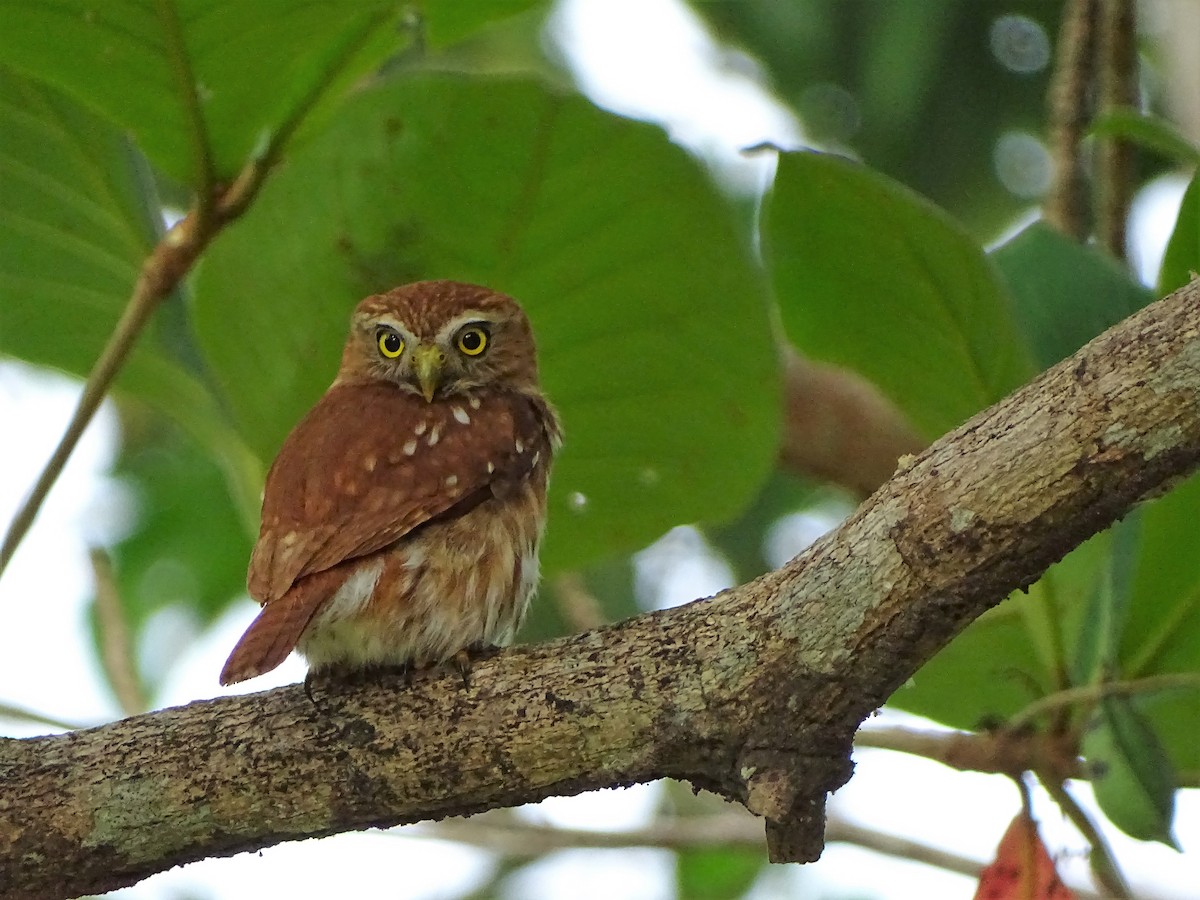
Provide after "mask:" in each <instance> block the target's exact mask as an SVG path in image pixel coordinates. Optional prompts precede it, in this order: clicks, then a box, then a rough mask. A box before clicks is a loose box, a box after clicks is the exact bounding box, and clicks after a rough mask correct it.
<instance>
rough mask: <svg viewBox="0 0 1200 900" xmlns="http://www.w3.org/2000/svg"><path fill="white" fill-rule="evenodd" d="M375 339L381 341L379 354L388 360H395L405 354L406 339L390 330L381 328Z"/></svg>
mask: <svg viewBox="0 0 1200 900" xmlns="http://www.w3.org/2000/svg"><path fill="white" fill-rule="evenodd" d="M375 338H376V340H377V341H379V352H380V353H382V354H383V355H384V356H386V357H387V358H388V359H395V358H396V357H397V356H399V355H400V354H401V353H403V352H404V338H402V337H400V335H398V334H396V332H394V331H392V330H391V329H390V328H380V329H379V330H378V331H377V332H375Z"/></svg>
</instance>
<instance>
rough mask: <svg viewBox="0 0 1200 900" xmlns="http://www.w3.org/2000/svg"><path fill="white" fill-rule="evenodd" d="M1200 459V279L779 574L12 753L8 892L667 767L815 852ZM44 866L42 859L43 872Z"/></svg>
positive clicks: (920, 465)
mask: <svg viewBox="0 0 1200 900" xmlns="http://www.w3.org/2000/svg"><path fill="white" fill-rule="evenodd" d="M1198 462H1200V281H1193V282H1192V284H1190V285H1188V286H1187V287H1184V288H1181V289H1180V290H1179V291H1176V292H1175V293H1174V294H1172V295H1171V296H1170V297H1169V298H1167V299H1166V300H1163V301H1161V302H1159V303H1156V304H1153V305H1152V306H1149V307H1147V308H1146V309H1144V310H1142V311H1141V312H1139V313H1137V314H1136V315H1135V316H1133V317H1132V318H1130V319H1129V320H1127V321H1125V322H1123V323H1121V324H1120V325H1118V326H1117V327H1115V328H1113V329H1111V330H1110V331H1108V332H1106V333H1105V334H1103V335H1101V336H1100V337H1099V338H1097V339H1096V340H1094V341H1092V342H1091V343H1090V344H1088V345H1087V346H1086V347H1084V348H1083V349H1082V350H1080V351H1079V353H1077V354H1076V355H1075V356H1073V357H1071V358H1069V359H1067V360H1065V361H1064V362H1062V363H1060V364H1059V365H1057V366H1055V367H1054V368H1052V369H1050V370H1049V371H1047V372H1045V373H1044V374H1043V375H1042V376H1040V377H1039V378H1038V379H1036V380H1035V381H1034V382H1032V383H1031V384H1029V385H1026V386H1025V387H1024V388H1022V389H1021V390H1019V391H1017V392H1016V393H1014V394H1013V395H1012V396H1010V397H1008V398H1007V399H1005V400H1004V401H1002V402H1001V403H999V404H997V405H996V406H994V407H991V408H990V409H987V410H985V411H983V412H982V413H980V414H979V415H977V416H976V417H974V418H973V419H971V420H970V421H969V422H967V423H966V424H964V425H963V426H962V427H960V428H959V429H957V430H956V431H954V432H952V433H951V434H949V435H947V436H945V437H944V438H942V439H941V440H939V441H937V442H936V443H935V444H934V445H933V446H931V447H930V448H929V449H928V450H927V451H925V452H924V453H923V454H922V455H921V456H920V457H919V458H906V459H905V460H904V461H903V462H902V465H901V468H900V470H899V471H898V472H897V473H896V474H895V476H894V477H893V478H892V479H891V480H890V481H889V482H888V483H887V484H885V485H884V486H883V487H882V488H881V489H880V490H878V491H877V492H876V493H875V494H873V495H872V496H871V497H870V498H869V499H868V500H867V501H866V502H865V503H863V504H862V506H861V507H859V509H858V510H857V511H856V512H855V513H854V515H852V516H851V517H850V518H849V519H848V520H847V521H846V522H845V523H844V524H843V525H842V526H841V527H840V528H839V529H838V530H837V531H835V532H833V533H831V534H829V535H826V536H825V537H824V538H822V539H821V540H819V541H817V542H816V543H815V544H814V545H813V546H812V547H811V548H809V549H808V550H807V551H806V552H805V553H803V554H802V555H800V556H798V557H797V558H796V559H794V560H792V561H791V562H790V563H788V564H787V565H786V566H784V567H783V568H781V569H779V570H777V571H774V572H771V573H768V574H767V575H765V576H763V577H762V578H759V579H757V580H756V581H754V582H751V583H749V584H747V585H743V586H742V587H739V588H736V589H734V590H730V591H726V592H724V593H722V594H720V595H718V596H717V597H715V598H713V599H712V600H709V601H706V602H697V603H692V604H689V605H687V606H682V607H677V608H674V609H670V610H665V611H661V612H654V613H650V614H647V615H643V616H639V617H637V618H634V619H631V620H628V621H625V622H621V623H619V624H617V625H614V626H612V627H609V628H604V629H599V630H596V631H591V632H587V633H584V634H580V635H575V636H572V637H569V638H564V639H561V640H557V641H553V642H550V643H547V644H542V645H538V646H527V647H517V648H515V649H513V650H510V651H507V652H504V653H501V654H497V655H496V656H493V657H491V658H488V659H484V660H481V661H480V662H478V663H477V664H476V665H475V668H474V672H473V678H472V682H471V685H470V687H468V688H464V687H463V686H462V684H461V681H460V679H459V677H458V675H457V673H437V672H435V673H432V674H430V675H429V676H427V677H425V678H422V679H420V680H418V682H417V683H416V684H414V685H412V686H411V687H405V686H404V684H403V682H402V681H400V680H398V679H387V678H380V679H379V680H375V681H372V682H371V683H366V684H362V685H358V686H350V685H336V684H330V685H326V686H325V687H324V689H322V690H319V691H318V693H317V700H318V706H317V707H316V708H314V705H313V704H312V703H310V701H309V700H308V699H307V698H306V696H305V693H304V690H303V689H302V688H301V687H299V686H294V687H287V688H281V689H278V690H274V691H268V692H265V693H261V694H253V695H248V696H241V697H225V698H221V699H218V700H212V701H203V702H197V703H193V704H191V705H190V706H187V707H182V708H177V709H168V710H163V711H161V712H157V713H153V714H149V715H144V716H137V717H134V718H130V719H126V720H124V721H121V722H116V723H113V724H111V725H106V726H103V727H100V728H95V729H90V730H87V731H80V732H75V733H72V734H66V735H58V736H53V737H44V738H34V739H28V740H6V741H2V742H0V783H2V784H3V785H4V788H3V792H2V793H0V884H3V885H5V887H6V889H7V890H8V892H9V896H13V897H47V896H62V895H76V894H81V893H91V892H98V891H103V890H109V889H112V888H115V887H119V886H122V885H127V884H131V883H133V882H135V881H137V880H138V879H139V878H142V877H145V876H146V875H149V874H151V873H152V872H157V871H161V870H163V869H166V868H169V867H171V866H174V865H178V864H180V863H184V862H189V861H192V860H196V859H201V858H203V857H207V856H219V855H228V854H232V853H236V852H239V851H243V850H253V849H256V848H260V847H265V846H268V845H271V844H274V843H278V842H280V841H284V840H292V839H297V838H302V837H315V836H321V835H326V834H331V833H334V832H338V831H345V830H349V829H355V828H366V827H371V826H390V825H396V824H400V823H406V822H416V821H420V820H424V819H440V818H443V817H446V816H451V815H466V814H470V813H474V812H478V811H481V810H485V809H491V808H494V807H500V806H513V805H517V804H520V803H526V802H530V801H536V800H539V799H541V798H543V797H547V796H551V795H555V794H576V793H579V792H581V791H585V790H589V789H593V788H600V787H611V786H614V785H625V784H630V783H633V782H641V781H649V780H652V779H656V778H661V777H664V776H666V777H672V778H678V779H684V780H687V781H690V782H691V783H692V784H693V785H694V786H695V787H697V788H704V789H706V790H710V791H713V792H715V793H717V794H719V795H721V796H723V797H726V798H728V799H730V800H734V801H737V802H740V803H742V804H744V805H745V806H746V807H747V808H749V809H750V810H751V811H752V812H754V813H756V814H758V815H761V816H764V817H765V818H766V819H767V836H768V849H769V851H770V855H771V858H772V859H773V860H777V861H778V860H811V859H814V858H816V856H817V855H818V854H819V853H820V850H821V847H822V843H823V825H824V801H825V797H826V794H827V793H828V792H829V791H831V790H833V789H835V788H836V787H838V786H840V785H841V784H842V783H844V782H845V780H846V779H847V778H848V777H849V774H850V769H851V764H850V751H851V740H852V737H853V735H854V732H855V730H856V729H857V728H858V725H859V723H860V722H861V721H862V720H863V719H864V718H865V717H866V716H868V715H869V714H870V713H871V712H872V711H873V710H874V709H876V708H877V707H878V706H880V705H881V704H882V703H883V702H884V700H886V699H887V697H888V696H889V695H890V694H891V693H892V692H893V691H894V690H895V689H896V688H897V687H899V686H900V685H901V684H903V683H904V681H905V680H906V679H907V678H909V677H910V676H911V675H912V673H913V672H915V671H916V670H917V669H918V668H919V667H920V666H921V664H922V663H924V662H925V661H926V660H928V659H929V658H930V657H931V656H933V654H935V653H936V652H937V651H938V650H939V649H940V648H941V647H942V646H944V645H945V644H946V642H947V641H949V640H950V639H951V638H952V637H953V636H954V635H955V634H957V633H958V632H959V631H961V630H962V629H963V628H964V627H965V626H966V625H967V624H968V623H969V622H970V621H972V620H973V619H974V618H976V617H977V616H979V615H980V614H981V613H982V612H984V611H985V610H987V609H989V608H990V607H992V606H994V605H995V604H996V603H998V602H999V601H1000V600H1002V599H1003V598H1004V597H1005V596H1007V595H1008V594H1009V593H1010V592H1011V591H1012V590H1014V589H1016V588H1021V587H1025V586H1027V585H1029V584H1030V583H1032V582H1033V581H1034V580H1035V579H1036V578H1038V576H1039V575H1040V574H1041V573H1042V572H1043V571H1044V570H1045V569H1046V568H1047V567H1048V566H1049V565H1051V564H1052V563H1054V562H1056V561H1057V560H1058V559H1060V558H1061V557H1062V556H1063V555H1064V554H1065V553H1066V552H1067V551H1069V550H1070V549H1071V548H1073V547H1075V546H1076V545H1078V544H1079V543H1081V542H1082V541H1083V540H1084V539H1086V538H1087V537H1089V536H1090V535H1092V534H1094V533H1096V532H1098V531H1100V530H1101V529H1103V528H1105V527H1106V526H1108V525H1109V524H1111V523H1112V522H1113V521H1114V520H1115V519H1117V518H1119V517H1120V516H1122V515H1124V514H1125V513H1126V512H1128V510H1129V509H1130V507H1131V506H1132V505H1133V504H1135V503H1136V502H1138V501H1139V500H1141V499H1143V498H1145V497H1147V496H1150V495H1153V494H1154V493H1156V492H1159V491H1161V490H1163V489H1164V487H1165V486H1166V485H1168V484H1169V483H1171V482H1172V481H1173V480H1174V479H1178V478H1180V477H1182V476H1183V475H1185V474H1187V473H1189V472H1190V471H1192V469H1193V468H1194V467H1195V466H1196V465H1197V463H1198ZM49 860H53V865H48V864H47V861H49Z"/></svg>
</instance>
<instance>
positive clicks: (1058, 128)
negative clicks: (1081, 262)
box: [1044, 0, 1100, 241]
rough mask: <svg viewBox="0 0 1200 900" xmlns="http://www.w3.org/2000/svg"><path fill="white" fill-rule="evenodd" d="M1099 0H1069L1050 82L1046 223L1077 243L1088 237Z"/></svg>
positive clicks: (1059, 35) (1059, 34) (1064, 13)
mask: <svg viewBox="0 0 1200 900" xmlns="http://www.w3.org/2000/svg"><path fill="white" fill-rule="evenodd" d="M1099 13H1100V0H1067V4H1066V7H1065V9H1064V10H1063V19H1062V25H1061V26H1060V27H1059V32H1058V50H1057V52H1056V53H1055V55H1054V59H1055V63H1054V75H1053V78H1052V79H1051V82H1050V96H1049V107H1050V110H1049V112H1050V154H1051V157H1052V158H1053V160H1054V180H1053V181H1052V182H1051V185H1050V190H1049V192H1048V193H1047V195H1046V202H1045V206H1044V214H1045V217H1046V221H1047V222H1049V223H1050V224H1051V225H1053V226H1054V227H1055V228H1057V229H1058V230H1059V231H1061V232H1062V233H1063V234H1066V235H1068V236H1070V237H1073V238H1074V239H1075V240H1077V241H1083V240H1086V239H1087V235H1088V189H1087V177H1086V175H1085V173H1084V167H1083V154H1082V148H1081V144H1082V142H1083V135H1084V132H1085V131H1086V130H1087V126H1088V122H1089V121H1090V119H1091V103H1090V101H1091V98H1090V97H1089V92H1090V91H1091V89H1092V85H1093V83H1094V82H1093V78H1092V75H1093V72H1094V71H1095V56H1096V54H1095V47H1096V32H1097V30H1098V28H1097V19H1098V18H1099Z"/></svg>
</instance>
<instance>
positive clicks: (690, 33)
mask: <svg viewBox="0 0 1200 900" xmlns="http://www.w3.org/2000/svg"><path fill="white" fill-rule="evenodd" d="M548 34H549V35H550V37H551V38H552V40H554V41H555V42H556V43H557V45H558V46H559V47H560V48H563V49H564V52H565V53H566V55H567V62H568V65H569V67H570V69H571V71H572V73H573V74H574V76H575V78H576V79H577V81H578V82H579V85H580V88H581V90H583V91H584V92H585V93H586V94H587V95H588V96H589V97H590V98H591V99H592V101H593V102H595V103H596V104H598V105H599V106H602V107H604V108H606V109H611V110H613V111H614V112H617V113H620V114H621V115H624V116H629V117H631V118H635V119H644V120H647V121H651V122H657V123H659V124H660V125H662V126H663V127H664V128H665V129H666V130H667V134H668V135H669V136H670V137H671V139H672V140H673V141H675V142H677V143H679V144H681V145H682V146H684V147H687V148H688V149H689V150H691V151H692V152H693V153H695V154H697V155H698V156H700V157H701V158H702V159H704V160H705V161H706V162H707V163H708V164H709V165H710V166H711V167H712V168H713V170H714V172H715V174H716V176H717V178H718V179H719V180H720V181H722V182H723V183H724V184H726V186H728V187H729V188H730V189H732V190H735V191H738V192H741V193H753V192H757V191H759V190H761V188H762V186H763V183H764V182H763V179H764V178H765V177H769V175H770V173H771V172H773V171H774V155H773V154H757V155H749V156H747V155H745V154H743V153H742V151H743V150H744V149H746V148H748V147H753V146H755V145H757V144H761V143H764V142H769V143H772V144H776V145H778V146H782V147H796V146H799V145H800V144H802V143H803V133H802V130H801V126H800V123H799V121H798V120H797V118H796V117H795V115H794V114H793V113H792V112H791V110H789V109H788V108H787V107H786V106H784V105H783V104H782V103H780V102H779V101H778V100H777V99H776V98H775V97H774V96H773V95H772V94H771V93H770V91H769V88H768V87H767V84H766V81H767V79H766V76H765V74H764V73H763V72H762V70H761V69H760V68H759V65H758V63H757V62H756V61H755V60H753V59H751V58H750V57H748V56H746V55H745V54H743V53H740V52H738V51H737V50H734V49H732V48H728V47H722V46H721V45H719V44H717V43H716V42H715V41H714V40H713V38H712V36H711V35H710V34H709V33H708V30H707V29H706V28H705V26H704V25H703V23H702V22H701V21H700V20H699V19H698V18H697V17H696V14H695V13H693V12H692V11H691V10H690V9H688V8H687V7H686V6H684V5H683V4H681V3H679V2H676V0H562V2H560V3H559V4H558V7H557V9H556V11H555V13H554V16H553V18H552V19H551V21H550V25H549V28H548Z"/></svg>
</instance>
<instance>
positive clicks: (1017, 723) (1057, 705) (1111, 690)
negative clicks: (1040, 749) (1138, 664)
mask: <svg viewBox="0 0 1200 900" xmlns="http://www.w3.org/2000/svg"><path fill="white" fill-rule="evenodd" d="M1188 688H1193V689H1194V688H1200V674H1197V673H1195V672H1178V673H1172V674H1167V675H1149V676H1147V677H1146V678H1135V679H1133V680H1132V681H1106V682H1101V683H1099V684H1086V685H1083V686H1082V687H1074V688H1068V689H1067V690H1065V691H1055V692H1054V693H1053V694H1047V695H1046V696H1045V697H1042V698H1041V699H1039V700H1035V701H1033V702H1032V703H1030V704H1029V705H1028V706H1026V707H1025V708H1024V709H1023V710H1021V711H1020V712H1019V713H1017V714H1016V715H1014V716H1013V717H1012V718H1010V719H1009V720H1008V723H1007V725H1008V728H1010V729H1019V728H1023V727H1025V726H1027V725H1029V724H1031V723H1032V722H1033V720H1034V719H1036V718H1037V717H1038V716H1040V715H1042V714H1043V713H1046V712H1051V711H1053V710H1057V709H1062V708H1063V707H1066V706H1073V705H1075V704H1077V703H1095V702H1096V701H1098V700H1102V699H1104V698H1105V697H1130V696H1133V695H1135V694H1151V693H1155V692H1157V691H1178V690H1186V689H1188Z"/></svg>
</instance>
